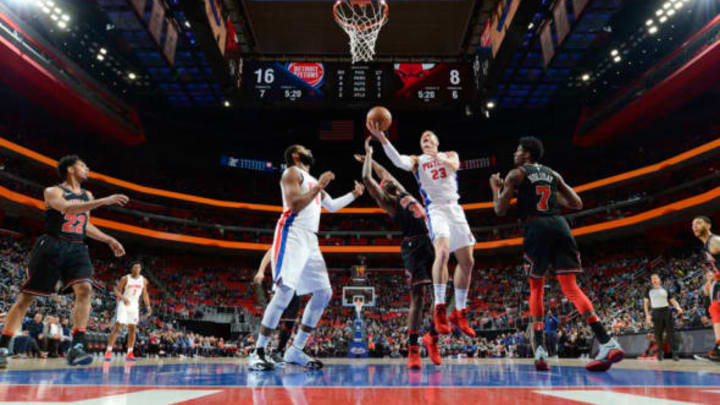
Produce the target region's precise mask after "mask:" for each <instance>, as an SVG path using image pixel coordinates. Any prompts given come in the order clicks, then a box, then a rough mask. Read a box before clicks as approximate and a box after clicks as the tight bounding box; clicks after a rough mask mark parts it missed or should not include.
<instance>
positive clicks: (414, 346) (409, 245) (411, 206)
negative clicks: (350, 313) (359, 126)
mask: <svg viewBox="0 0 720 405" xmlns="http://www.w3.org/2000/svg"><path fill="white" fill-rule="evenodd" d="M370 139H371V138H370V137H368V138H367V139H366V140H365V159H364V162H363V169H362V178H363V182H364V183H365V187H367V190H368V193H369V194H370V196H371V197H372V198H373V199H374V200H375V202H377V205H378V206H379V207H380V208H382V209H383V210H385V212H387V213H388V215H390V216H391V217H392V218H393V219H394V220H395V222H397V223H399V224H400V228H401V229H402V233H403V242H402V259H403V264H404V265H405V269H407V271H408V273H409V275H410V313H409V314H408V334H409V335H410V336H409V338H410V340H409V343H408V346H409V347H408V367H409V368H411V369H416V370H419V369H420V368H422V365H421V364H422V363H421V360H420V342H419V337H420V332H419V331H420V323H421V322H422V310H423V297H424V296H425V287H427V286H428V285H430V284H431V283H432V265H433V262H434V261H435V252H434V249H433V245H432V241H431V240H430V237H429V236H428V229H427V225H425V224H426V218H425V210H424V209H423V207H422V206H421V205H420V203H418V202H417V200H415V199H414V198H413V197H412V196H411V195H410V194H408V192H407V191H405V188H404V187H403V186H402V185H401V184H400V183H399V182H398V181H397V180H395V178H394V177H393V176H392V175H391V174H390V173H388V171H387V170H385V168H384V167H382V166H381V165H379V164H378V163H376V162H374V161H373V158H372V156H373V148H372V146H370ZM373 169H374V170H375V174H377V176H378V177H379V178H380V180H381V181H380V184H378V183H377V182H376V181H375V180H374V179H373V176H372V171H373ZM437 340H438V336H437V332H436V331H435V328H434V327H432V326H431V328H430V331H429V332H428V333H427V334H426V335H425V336H424V337H423V343H424V344H425V347H426V348H427V350H428V355H429V356H430V359H431V360H432V362H433V363H435V364H436V365H439V364H440V363H442V358H441V357H440V352H439V351H438V347H437Z"/></svg>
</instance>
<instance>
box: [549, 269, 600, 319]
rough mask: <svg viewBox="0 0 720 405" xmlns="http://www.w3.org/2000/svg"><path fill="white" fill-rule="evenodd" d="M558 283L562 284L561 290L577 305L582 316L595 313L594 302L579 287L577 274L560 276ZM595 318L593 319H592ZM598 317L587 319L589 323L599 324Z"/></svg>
mask: <svg viewBox="0 0 720 405" xmlns="http://www.w3.org/2000/svg"><path fill="white" fill-rule="evenodd" d="M557 279H558V281H559V282H560V289H561V290H562V292H563V294H565V296H566V297H567V298H568V299H569V300H570V302H572V303H573V305H575V308H577V310H578V312H580V314H585V313H587V312H592V311H593V305H592V302H590V299H588V297H587V295H585V293H584V292H582V290H581V289H580V287H578V285H577V277H576V275H575V274H558V276H557ZM590 318H593V319H590ZM597 321H598V319H597V316H594V315H593V316H590V317H589V318H588V319H587V322H588V323H594V322H597Z"/></svg>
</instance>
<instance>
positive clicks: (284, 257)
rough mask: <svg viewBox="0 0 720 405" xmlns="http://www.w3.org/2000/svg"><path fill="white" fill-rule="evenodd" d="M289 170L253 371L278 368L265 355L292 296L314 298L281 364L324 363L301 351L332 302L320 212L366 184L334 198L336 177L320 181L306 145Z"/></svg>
mask: <svg viewBox="0 0 720 405" xmlns="http://www.w3.org/2000/svg"><path fill="white" fill-rule="evenodd" d="M285 161H286V162H287V165H288V168H287V169H286V170H285V171H284V172H283V175H282V179H281V181H280V189H281V190H282V200H283V213H282V215H281V216H280V220H279V221H278V224H277V228H276V230H275V239H274V241H273V246H272V253H271V254H272V260H271V262H272V275H273V288H274V290H275V294H274V295H273V297H272V299H271V300H270V303H269V304H268V306H267V308H265V313H264V315H263V319H262V324H261V325H260V333H259V334H258V340H257V344H256V346H255V350H254V351H253V352H252V354H251V355H250V360H249V365H250V370H253V371H266V370H272V369H273V368H274V364H273V363H272V362H271V361H270V360H269V358H268V357H269V356H268V357H266V356H265V347H266V346H267V343H268V342H269V341H270V334H271V333H272V331H273V330H274V329H275V328H276V327H277V325H278V322H279V321H280V317H281V315H282V313H283V311H284V310H285V308H286V307H287V306H288V304H289V303H290V301H291V300H292V298H293V296H294V295H295V293H296V292H297V294H298V295H305V294H312V297H311V298H310V300H309V301H308V303H307V305H306V306H305V309H304V311H303V317H302V322H301V325H300V327H299V328H298V330H297V333H296V334H295V338H294V340H293V343H292V346H291V347H290V348H288V349H287V350H286V351H285V354H284V356H283V360H284V361H285V362H287V363H293V364H298V365H301V366H305V367H307V368H312V369H318V368H321V367H322V366H323V365H322V363H321V362H320V361H318V360H316V359H313V358H312V357H310V356H308V355H307V354H305V353H304V352H303V350H304V348H305V345H306V344H307V341H308V339H309V337H310V333H312V330H313V329H314V328H315V326H317V323H318V321H319V320H320V317H321V316H322V313H323V311H324V310H325V307H326V306H327V304H328V302H330V298H332V288H331V287H330V279H329V277H328V273H327V267H326V266H325V260H324V259H323V257H322V254H321V253H320V246H319V244H318V237H317V232H318V229H319V226H320V212H321V210H322V208H325V209H327V210H328V211H331V212H335V211H337V210H339V209H341V208H344V207H346V206H347V205H349V204H350V203H352V202H353V201H355V199H356V198H357V197H359V196H360V195H362V193H363V191H364V190H365V188H364V186H363V185H361V184H360V183H358V182H357V181H356V182H355V189H354V190H353V191H352V192H350V193H347V194H345V195H344V196H342V197H340V198H337V199H334V198H332V197H330V195H328V194H327V193H326V192H325V191H324V189H325V187H326V186H327V185H328V183H330V182H331V181H332V180H333V179H334V178H335V175H334V174H333V173H332V172H325V173H323V174H322V175H321V176H320V180H317V179H315V177H313V176H312V175H311V174H310V167H311V166H312V165H313V163H314V158H313V155H312V152H311V151H310V150H309V149H307V148H305V147H304V146H302V145H292V146H290V147H289V148H287V150H286V151H285Z"/></svg>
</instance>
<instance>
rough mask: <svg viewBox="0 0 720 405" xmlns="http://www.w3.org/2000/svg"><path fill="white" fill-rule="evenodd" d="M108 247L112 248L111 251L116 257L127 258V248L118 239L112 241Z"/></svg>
mask: <svg viewBox="0 0 720 405" xmlns="http://www.w3.org/2000/svg"><path fill="white" fill-rule="evenodd" d="M108 245H109V246H110V249H112V251H113V254H115V257H121V256H125V248H124V247H123V245H122V244H121V243H120V242H118V241H117V240H116V239H112V240H111V241H110V242H108Z"/></svg>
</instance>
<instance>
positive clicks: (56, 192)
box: [43, 187, 129, 214]
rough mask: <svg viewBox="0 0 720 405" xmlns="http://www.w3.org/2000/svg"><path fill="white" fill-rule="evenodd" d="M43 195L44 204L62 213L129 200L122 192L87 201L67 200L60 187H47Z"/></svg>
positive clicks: (76, 212)
mask: <svg viewBox="0 0 720 405" xmlns="http://www.w3.org/2000/svg"><path fill="white" fill-rule="evenodd" d="M43 194H44V197H45V204H46V205H47V206H48V207H50V208H53V209H55V210H57V211H60V212H61V213H63V214H80V213H83V212H87V211H91V210H94V209H95V208H99V207H102V206H104V205H115V204H117V205H121V206H122V205H125V204H127V202H128V201H129V198H128V197H127V196H125V195H123V194H113V195H111V196H108V197H105V198H100V199H97V200H95V199H92V200H91V201H87V202H78V201H68V200H66V199H65V197H63V191H62V190H61V189H60V187H48V188H46V189H45V192H44V193H43Z"/></svg>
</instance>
